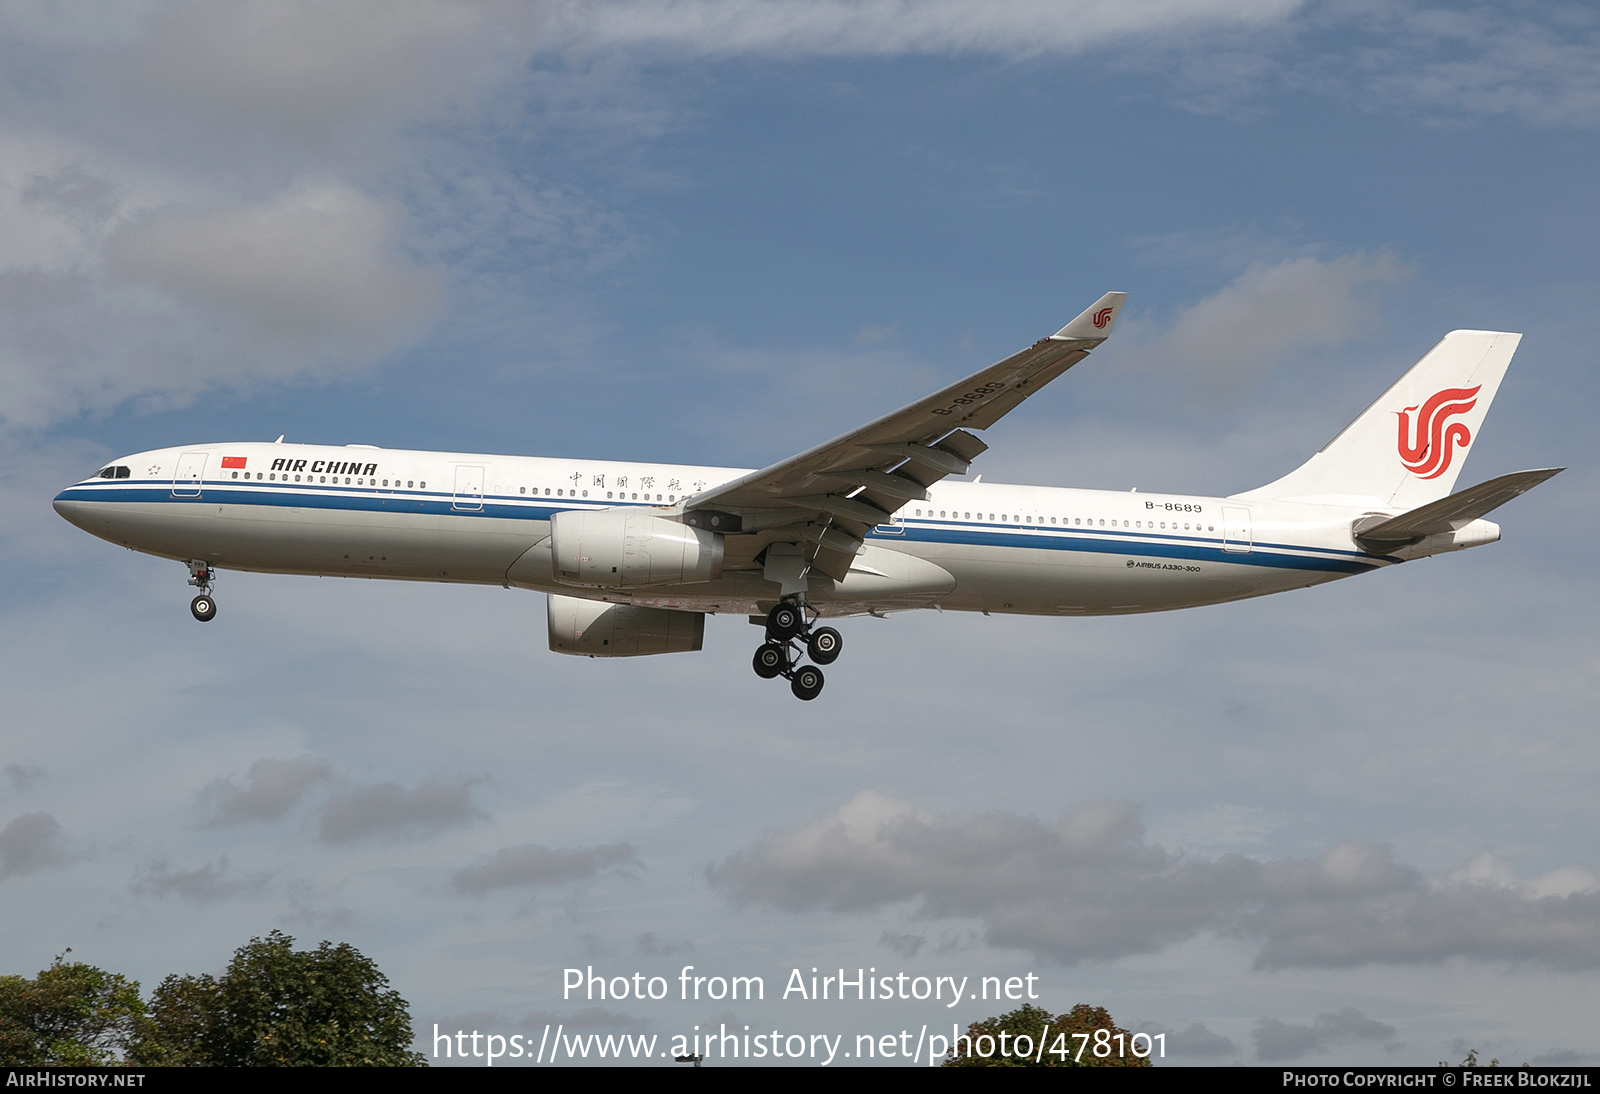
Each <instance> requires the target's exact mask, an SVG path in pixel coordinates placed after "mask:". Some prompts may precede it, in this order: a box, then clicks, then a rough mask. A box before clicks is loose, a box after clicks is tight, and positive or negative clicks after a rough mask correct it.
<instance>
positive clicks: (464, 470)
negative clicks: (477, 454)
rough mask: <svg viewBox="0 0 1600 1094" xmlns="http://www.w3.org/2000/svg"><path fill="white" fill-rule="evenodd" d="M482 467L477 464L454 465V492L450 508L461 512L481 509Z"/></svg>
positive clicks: (476, 511)
mask: <svg viewBox="0 0 1600 1094" xmlns="http://www.w3.org/2000/svg"><path fill="white" fill-rule="evenodd" d="M483 480H484V474H483V468H482V467H481V466H479V465H478V464H466V463H461V464H457V465H456V493H455V497H453V498H451V499H450V508H452V509H455V510H458V511H460V512H463V513H478V512H482V511H483Z"/></svg>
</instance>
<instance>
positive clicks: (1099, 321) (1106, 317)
mask: <svg viewBox="0 0 1600 1094" xmlns="http://www.w3.org/2000/svg"><path fill="white" fill-rule="evenodd" d="M1091 321H1092V322H1093V323H1094V325H1095V329H1096V330H1098V329H1099V328H1101V327H1103V326H1105V325H1106V324H1107V323H1109V322H1111V309H1110V308H1101V309H1100V310H1099V311H1097V312H1095V313H1094V319H1093V320H1091Z"/></svg>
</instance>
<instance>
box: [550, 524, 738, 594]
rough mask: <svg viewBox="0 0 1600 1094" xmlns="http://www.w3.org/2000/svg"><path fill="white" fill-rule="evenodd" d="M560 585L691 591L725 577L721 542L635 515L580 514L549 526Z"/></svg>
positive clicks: (714, 536)
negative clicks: (699, 584)
mask: <svg viewBox="0 0 1600 1094" xmlns="http://www.w3.org/2000/svg"><path fill="white" fill-rule="evenodd" d="M550 550H551V552H552V554H553V555H554V557H555V569H556V580H557V581H560V582H562V583H563V584H566V585H588V586H591V587H593V588H597V589H625V588H641V587H645V586H651V585H688V584H693V583H696V582H702V581H715V580H717V578H719V577H721V576H722V537H721V536H720V535H718V534H717V533H715V532H708V531H706V530H705V529H703V528H690V527H689V526H688V525H686V524H679V523H678V522H677V521H675V520H667V519H665V518H664V517H658V516H655V515H653V514H651V513H645V512H640V511H639V510H637V509H599V510H593V511H586V510H581V509H573V510H568V511H567V512H564V513H557V514H556V515H555V516H554V517H552V518H551V520H550Z"/></svg>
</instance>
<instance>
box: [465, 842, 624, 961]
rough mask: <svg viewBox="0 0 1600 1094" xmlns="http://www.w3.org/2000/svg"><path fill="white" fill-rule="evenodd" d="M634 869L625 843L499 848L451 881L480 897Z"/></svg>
mask: <svg viewBox="0 0 1600 1094" xmlns="http://www.w3.org/2000/svg"><path fill="white" fill-rule="evenodd" d="M638 865H639V858H638V856H637V855H636V854H635V853H634V850H633V848H632V847H630V846H629V845H628V844H626V843H609V844H605V845H603V846H600V847H569V848H560V849H554V848H550V847H541V846H540V845H539V844H536V843H529V844H524V845H523V846H521V847H504V848H501V849H500V850H499V851H496V852H495V853H494V854H493V855H491V856H490V857H489V860H488V861H487V862H484V863H481V864H480V865H477V866H468V867H466V868H465V869H462V870H457V871H456V873H455V875H454V876H453V877H452V879H451V880H452V882H453V883H454V885H455V888H456V892H458V893H470V894H472V895H474V896H482V895H483V894H484V893H487V892H488V891H489V890H491V889H512V888H522V887H524V886H528V885H553V884H556V883H558V882H562V881H579V880H581V879H583V878H587V877H593V876H594V875H596V874H598V873H599V872H600V871H601V870H604V869H606V868H608V867H619V866H638ZM651 937H652V938H653V937H654V936H651Z"/></svg>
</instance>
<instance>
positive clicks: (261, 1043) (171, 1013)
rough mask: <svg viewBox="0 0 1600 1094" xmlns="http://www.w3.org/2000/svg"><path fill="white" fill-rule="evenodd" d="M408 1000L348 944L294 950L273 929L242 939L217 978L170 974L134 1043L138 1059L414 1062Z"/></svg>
mask: <svg viewBox="0 0 1600 1094" xmlns="http://www.w3.org/2000/svg"><path fill="white" fill-rule="evenodd" d="M410 1045H411V1015H410V1013H409V1012H408V1011H407V1009H406V1001H405V1000H404V999H402V998H400V994H399V993H398V992H396V991H393V990H391V989H390V988H389V981H388V980H387V979H386V978H385V977H384V975H383V974H382V973H381V972H379V971H378V966H377V965H375V964H374V963H373V962H372V961H370V960H368V959H367V958H366V957H363V956H362V955H361V953H360V952H359V951H358V950H356V948H355V947H353V946H351V945H349V944H348V943H340V944H339V945H337V946H335V945H333V944H332V943H329V942H324V943H322V945H320V946H318V947H317V948H316V949H315V950H305V951H299V952H297V951H296V950H295V949H294V939H293V938H291V937H289V936H288V935H285V934H283V933H281V932H279V931H273V932H272V933H271V934H270V935H268V936H267V937H266V938H264V939H263V938H253V939H251V940H250V942H249V943H248V944H246V945H244V946H241V947H240V948H239V949H238V951H237V952H235V953H234V955H233V960H232V961H230V962H229V963H228V968H227V970H226V971H225V972H224V973H223V974H222V976H221V977H219V978H217V979H212V978H211V977H209V976H169V977H167V979H166V980H164V981H162V983H161V986H160V987H159V988H157V989H156V991H155V994H154V995H153V996H152V997H151V1000H150V1016H149V1019H148V1020H147V1021H146V1022H144V1023H142V1024H141V1027H140V1032H139V1037H138V1039H137V1041H136V1042H135V1044H134V1046H133V1058H134V1059H135V1060H136V1061H137V1062H138V1063H140V1064H147V1065H152V1066H159V1065H164V1064H165V1065H188V1066H214V1067H421V1066H423V1057H422V1054H421V1053H419V1052H412V1051H411V1049H410Z"/></svg>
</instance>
